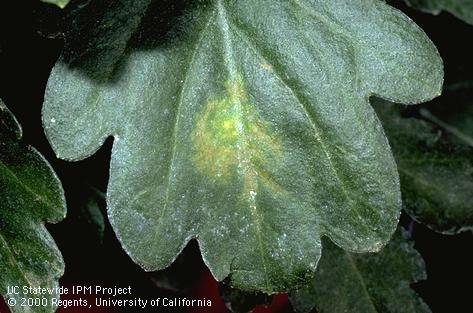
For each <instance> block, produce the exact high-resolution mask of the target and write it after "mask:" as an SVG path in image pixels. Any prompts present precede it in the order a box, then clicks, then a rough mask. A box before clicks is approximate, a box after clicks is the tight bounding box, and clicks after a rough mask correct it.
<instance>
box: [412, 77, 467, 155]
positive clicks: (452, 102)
mask: <svg viewBox="0 0 473 313" xmlns="http://www.w3.org/2000/svg"><path fill="white" fill-rule="evenodd" d="M421 114H422V116H423V117H424V118H426V119H428V120H430V121H432V122H433V123H434V124H437V125H439V126H440V127H442V128H443V129H444V130H445V131H446V132H448V133H450V134H452V135H453V136H454V137H457V138H458V139H459V140H460V141H462V142H463V143H465V144H467V145H469V146H471V147H473V81H463V82H457V83H451V84H449V85H447V86H446V87H445V94H444V95H443V96H442V97H440V98H438V101H435V102H434V103H429V104H428V105H426V106H425V107H424V108H423V109H422V110H421Z"/></svg>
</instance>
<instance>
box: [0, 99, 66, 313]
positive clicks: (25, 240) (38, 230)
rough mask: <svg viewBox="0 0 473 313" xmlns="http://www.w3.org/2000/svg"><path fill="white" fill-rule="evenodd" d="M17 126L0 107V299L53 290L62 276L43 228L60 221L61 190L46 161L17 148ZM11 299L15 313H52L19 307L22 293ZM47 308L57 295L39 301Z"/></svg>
mask: <svg viewBox="0 0 473 313" xmlns="http://www.w3.org/2000/svg"><path fill="white" fill-rule="evenodd" d="M21 137H22V131H21V128H20V125H19V124H18V122H17V121H16V120H15V118H14V117H13V115H12V114H11V112H10V111H9V110H8V109H7V107H6V106H5V105H4V104H3V103H2V102H0V293H1V294H2V295H3V296H4V297H5V299H9V298H10V297H11V296H10V295H7V287H9V286H19V287H20V288H23V286H27V287H28V286H30V287H47V288H54V287H56V286H58V279H59V277H61V276H62V274H63V272H64V263H63V260H62V256H61V253H60V252H59V250H58V248H57V247H56V244H55V242H54V240H53V238H52V237H51V235H50V234H49V233H48V231H47V229H46V227H45V226H44V222H48V223H55V222H59V221H60V220H62V219H64V217H65V214H66V204H65V200H64V192H63V190H62V187H61V184H60V182H59V180H58V178H57V176H56V174H55V173H54V172H53V170H52V168H51V167H50V165H49V164H48V163H47V161H46V160H45V159H44V158H43V156H41V155H40V154H39V153H38V152H37V151H36V150H35V149H34V148H32V147H29V146H25V145H23V144H20V143H18V141H19V140H20V139H21ZM19 292H20V293H19V294H18V295H15V296H13V298H15V299H16V300H17V305H16V306H14V307H11V308H10V309H11V310H12V312H13V313H16V312H22V313H24V312H54V311H55V308H54V307H52V306H50V305H49V306H46V307H34V306H31V307H21V306H20V298H22V297H27V298H33V299H35V298H38V299H41V298H42V297H43V296H42V295H24V294H23V291H22V289H20V290H19ZM45 297H46V298H47V299H49V300H48V303H49V304H50V303H51V301H50V299H51V298H54V297H58V295H57V294H53V295H52V296H51V295H49V296H45Z"/></svg>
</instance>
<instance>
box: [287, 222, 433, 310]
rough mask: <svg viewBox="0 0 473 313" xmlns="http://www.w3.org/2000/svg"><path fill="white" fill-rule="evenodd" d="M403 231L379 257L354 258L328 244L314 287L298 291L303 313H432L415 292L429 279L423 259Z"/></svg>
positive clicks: (298, 305) (294, 296)
mask: <svg viewBox="0 0 473 313" xmlns="http://www.w3.org/2000/svg"><path fill="white" fill-rule="evenodd" d="M413 245H414V244H413V242H411V241H410V240H409V235H408V234H407V232H405V231H404V230H403V229H399V230H398V231H397V232H396V234H395V236H394V237H393V239H392V241H390V242H389V244H388V245H387V246H386V247H385V248H384V249H383V250H382V251H381V252H379V253H375V254H355V253H349V252H347V251H343V250H342V249H340V248H338V247H336V246H335V245H333V244H332V243H330V242H328V241H327V242H324V248H323V256H322V259H321V260H320V264H319V266H318V268H317V272H316V274H315V277H314V279H313V281H312V284H310V285H309V286H307V287H305V288H303V289H300V290H298V291H296V292H293V293H292V294H291V296H290V300H291V303H292V305H293V307H294V309H295V311H296V312H298V313H305V312H310V311H311V310H312V309H313V308H314V307H315V308H316V309H317V312H320V313H326V312H327V313H328V312H330V313H339V312H340V313H341V312H350V313H398V312H402V313H427V312H431V311H430V309H429V307H428V306H427V305H426V304H425V303H424V302H423V301H422V299H421V298H419V296H418V295H417V294H416V293H415V292H414V291H413V290H412V289H411V288H410V286H409V285H410V284H412V283H414V282H418V281H420V280H425V279H426V271H425V264H424V260H423V259H422V257H421V255H420V254H419V253H418V252H417V251H416V250H415V249H414V247H413Z"/></svg>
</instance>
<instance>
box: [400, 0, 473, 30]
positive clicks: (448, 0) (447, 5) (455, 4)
mask: <svg viewBox="0 0 473 313" xmlns="http://www.w3.org/2000/svg"><path fill="white" fill-rule="evenodd" d="M404 1H405V2H406V3H407V4H408V5H410V6H411V7H413V8H416V9H418V10H421V11H423V12H426V13H431V14H435V15H438V14H440V12H442V11H447V12H450V13H451V14H453V15H455V16H456V17H458V18H459V19H462V20H463V21H465V22H467V23H469V24H473V0H404Z"/></svg>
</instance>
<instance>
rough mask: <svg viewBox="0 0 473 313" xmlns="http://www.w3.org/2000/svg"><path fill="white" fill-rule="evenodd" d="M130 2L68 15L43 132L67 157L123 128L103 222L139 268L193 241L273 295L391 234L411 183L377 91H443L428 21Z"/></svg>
mask: <svg viewBox="0 0 473 313" xmlns="http://www.w3.org/2000/svg"><path fill="white" fill-rule="evenodd" d="M130 3H131V2H130V1H125V0H123V1H116V2H113V3H109V2H102V1H95V2H92V3H90V5H88V6H85V7H83V8H82V9H81V8H76V9H73V10H71V11H72V12H73V14H72V15H71V17H70V18H69V19H68V20H70V21H71V26H70V27H69V28H68V31H67V32H66V38H67V39H66V47H65V50H64V53H63V55H62V57H61V58H60V60H59V61H58V63H57V64H56V66H55V68H54V69H53V71H52V73H51V77H50V79H49V83H48V87H47V91H46V95H45V103H44V108H43V124H44V128H45V131H46V134H47V136H48V138H49V141H50V142H51V145H52V146H53V148H54V150H55V151H56V153H57V155H58V156H59V157H60V158H63V159H67V160H79V159H82V158H85V157H87V156H89V155H91V154H92V153H94V152H95V151H96V150H97V149H98V148H99V147H100V145H101V144H102V143H103V142H104V140H105V138H107V137H108V136H110V135H113V136H114V138H115V142H114V146H113V150H112V160H111V165H110V181H109V186H108V192H107V203H108V214H109V217H110V221H111V224H112V226H113V227H114V229H115V232H116V234H117V236H118V238H119V240H120V241H121V243H122V245H123V247H124V249H125V250H126V251H127V252H128V254H129V255H130V256H131V257H132V258H133V260H134V261H135V262H137V263H138V264H140V265H141V266H142V267H143V268H145V269H147V270H157V269H161V268H164V267H167V266H168V265H169V264H170V263H171V262H172V261H173V260H174V259H175V257H176V256H177V255H178V254H179V252H180V251H181V250H182V249H183V247H184V246H185V245H186V243H187V242H188V241H189V240H190V239H191V238H196V239H197V240H198V242H199V245H200V249H201V252H202V257H203V259H204V261H205V263H206V265H207V266H208V267H209V269H210V270H211V272H212V273H213V275H214V276H215V277H216V278H217V279H218V280H223V279H224V278H226V277H227V276H229V277H230V283H231V284H232V286H233V287H235V288H239V289H243V290H251V291H263V292H266V293H275V292H278V291H284V290H287V289H290V288H294V287H295V286H298V285H301V284H303V283H304V282H305V281H306V280H307V279H309V278H310V277H311V276H312V273H313V271H314V270H315V267H316V264H317V260H318V259H319V257H320V237H321V236H322V235H327V236H329V237H330V238H331V239H332V240H333V241H334V242H336V243H337V245H339V246H341V247H343V248H345V249H349V250H352V251H375V250H379V249H380V248H381V247H382V246H383V245H384V244H385V243H386V242H387V241H388V239H389V238H390V236H391V234H392V232H394V230H395V227H396V224H397V221H398V218H399V213H400V209H401V202H400V192H399V184H398V175H397V171H396V167H395V163H394V160H393V158H392V155H391V152H390V149H389V146H388V143H387V140H386V138H385V136H384V134H383V131H382V128H381V125H380V123H379V121H378V119H377V117H376V115H375V113H374V111H373V109H372V108H371V107H370V105H369V101H368V98H369V96H370V95H372V94H378V95H381V96H383V97H385V98H389V99H393V100H395V101H400V102H404V103H417V102H421V101H426V100H428V99H430V98H432V97H435V96H437V95H438V94H439V93H440V89H441V85H442V78H443V70H442V61H441V59H440V57H439V56H438V53H437V50H436V49H435V47H434V46H433V44H432V43H431V42H430V40H429V39H428V38H427V37H426V35H425V34H424V33H423V32H422V30H421V29H419V28H418V27H417V26H416V25H415V24H414V23H413V22H412V21H411V20H410V19H409V18H407V17H406V16H405V15H403V14H402V13H401V12H400V11H398V10H396V9H394V8H392V7H390V6H388V5H386V4H385V3H384V2H383V1H366V0H363V1H341V0H339V1H333V0H332V1H313V0H312V1H310V0H291V1H282V0H278V1H274V0H271V1H269V0H266V1H262V0H258V1H256V0H240V1H223V0H210V1H157V2H150V1H144V0H142V1H133V5H131V4H130ZM145 12H146V13H145ZM255 12H258V13H257V14H256V13H255Z"/></svg>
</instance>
